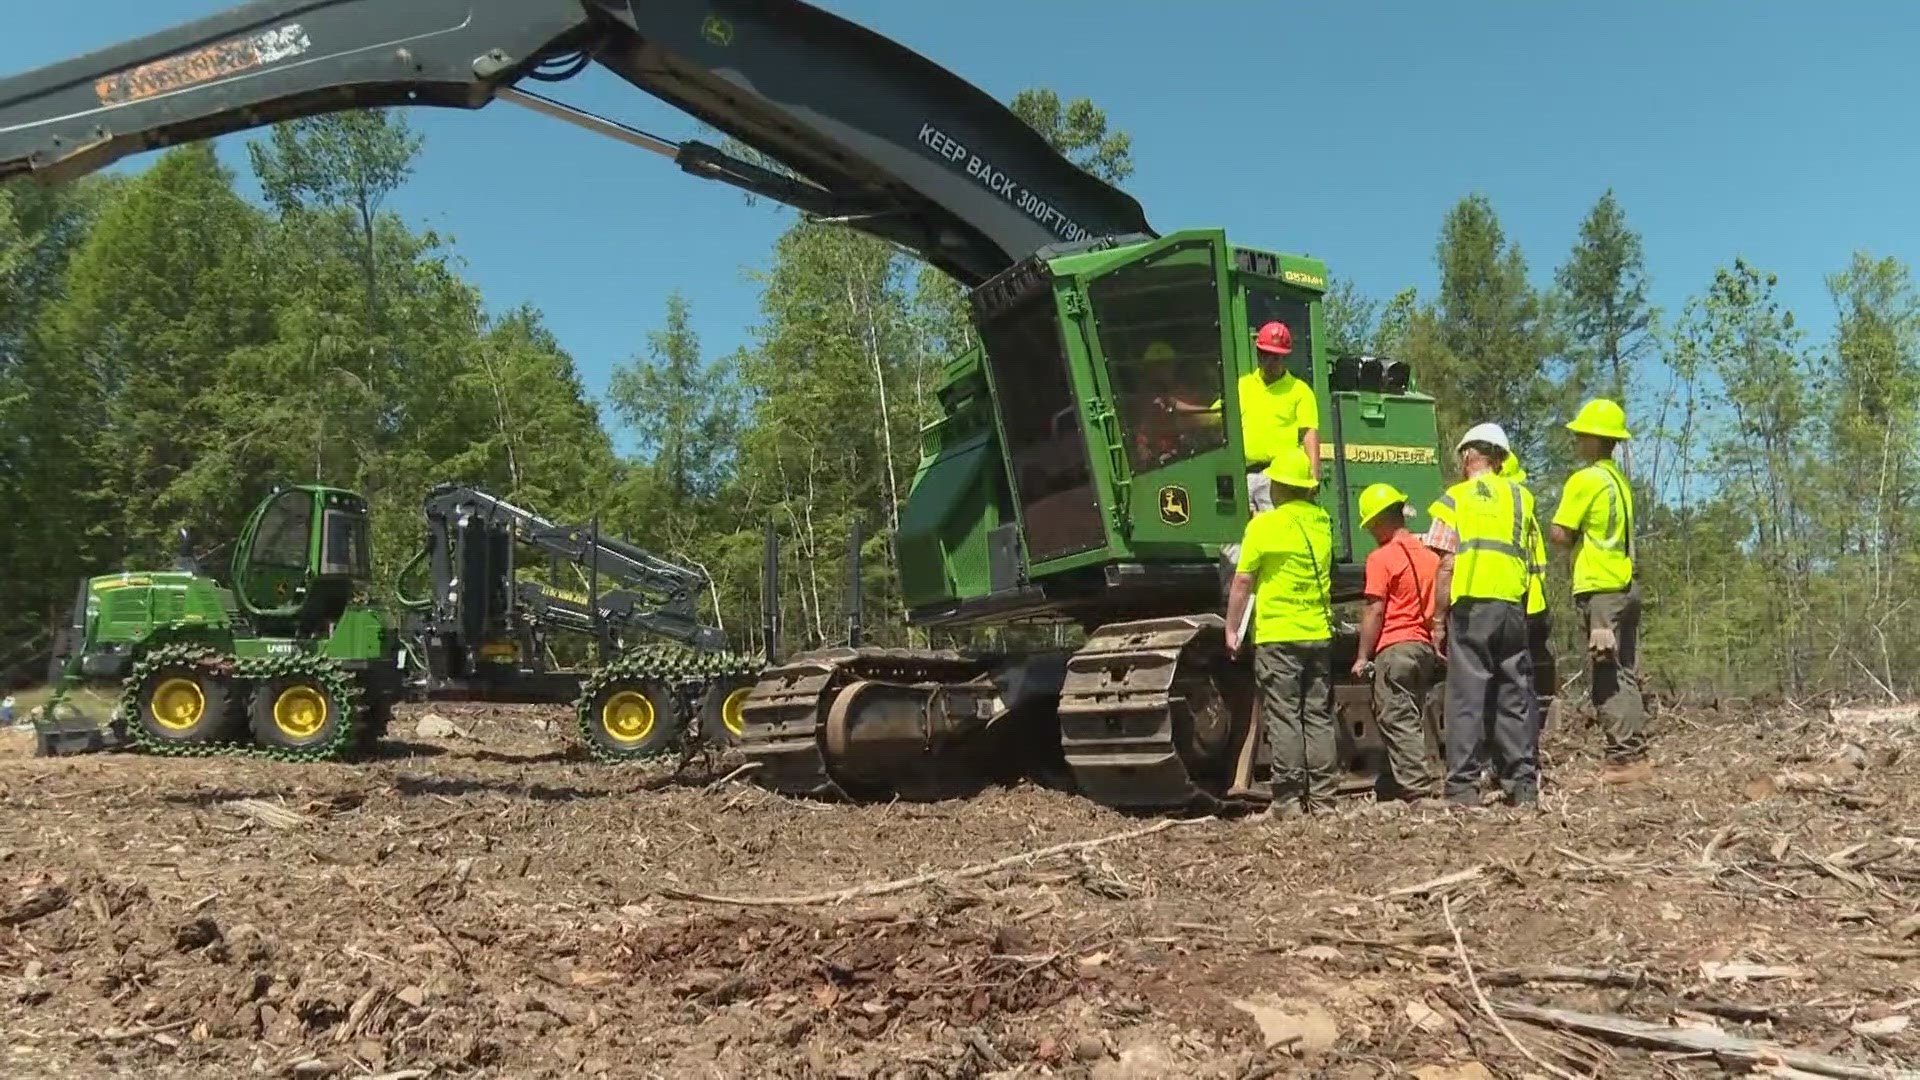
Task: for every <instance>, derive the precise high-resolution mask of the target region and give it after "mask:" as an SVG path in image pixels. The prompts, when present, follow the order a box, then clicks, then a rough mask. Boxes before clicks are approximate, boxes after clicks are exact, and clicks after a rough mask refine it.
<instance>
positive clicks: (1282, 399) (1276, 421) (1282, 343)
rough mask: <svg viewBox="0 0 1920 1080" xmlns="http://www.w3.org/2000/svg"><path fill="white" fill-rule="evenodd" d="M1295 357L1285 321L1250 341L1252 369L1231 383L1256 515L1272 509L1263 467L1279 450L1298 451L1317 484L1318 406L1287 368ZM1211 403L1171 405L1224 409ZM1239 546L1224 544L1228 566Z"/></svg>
mask: <svg viewBox="0 0 1920 1080" xmlns="http://www.w3.org/2000/svg"><path fill="white" fill-rule="evenodd" d="M1292 353H1293V332H1292V331H1291V330H1289V329H1287V324H1286V323H1283V322H1270V323H1267V324H1266V325H1264V326H1262V327H1261V328H1260V330H1259V332H1258V333H1256V334H1254V337H1253V355H1254V357H1255V358H1256V359H1257V360H1258V366H1257V367H1255V368H1254V370H1252V371H1249V372H1247V373H1246V374H1245V375H1242V376H1240V379H1239V381H1238V382H1237V383H1236V384H1235V388H1236V390H1237V391H1238V395H1239V398H1240V443H1241V449H1242V452H1243V453H1244V454H1245V456H1246V462H1247V512H1248V514H1250V515H1256V514H1259V513H1261V512H1262V511H1265V510H1271V509H1273V507H1274V497H1273V493H1272V488H1271V485H1270V483H1269V480H1268V477H1267V469H1268V467H1269V466H1271V465H1272V464H1273V463H1274V462H1276V461H1278V460H1279V459H1280V455H1281V453H1282V452H1283V451H1286V450H1292V449H1296V448H1297V449H1301V450H1303V451H1305V453H1306V457H1307V465H1308V472H1309V474H1310V475H1311V476H1312V478H1313V481H1314V483H1315V484H1318V483H1319V482H1320V405H1319V402H1318V401H1317V400H1316V399H1315V397H1314V393H1313V386H1312V385H1311V384H1309V383H1308V382H1306V381H1305V380H1303V379H1301V378H1300V377H1299V376H1297V375H1295V374H1293V373H1292V372H1290V371H1288V370H1287V357H1288V356H1289V355H1291V354H1292ZM1222 407H1223V406H1222V403H1221V402H1219V401H1215V402H1214V403H1213V404H1212V405H1211V406H1209V407H1208V408H1207V409H1204V410H1199V409H1195V408H1194V407H1193V406H1191V405H1175V406H1174V408H1175V409H1179V410H1191V411H1202V412H1212V411H1217V410H1219V409H1220V408H1222ZM1239 554H1240V545H1238V544H1227V545H1224V546H1223V547H1222V548H1221V549H1220V555H1221V558H1222V560H1223V561H1224V564H1225V565H1226V566H1227V567H1232V566H1234V565H1237V563H1238V561H1239Z"/></svg>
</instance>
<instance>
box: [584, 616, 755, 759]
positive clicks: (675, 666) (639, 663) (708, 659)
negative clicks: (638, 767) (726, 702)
mask: <svg viewBox="0 0 1920 1080" xmlns="http://www.w3.org/2000/svg"><path fill="white" fill-rule="evenodd" d="M762 666H763V665H762V664H761V663H760V661H759V660H758V659H756V658H754V657H752V656H748V655H747V654H745V653H736V652H731V651H727V650H719V651H712V652H708V651H703V650H700V649H690V648H686V647H685V646H681V645H643V646H641V647H640V648H637V649H634V650H632V651H631V652H627V653H623V654H621V655H620V656H618V657H616V658H615V659H613V660H612V661H611V662H609V663H608V664H607V665H606V666H605V667H602V668H599V669H597V670H595V671H594V672H593V673H592V674H591V675H589V676H587V677H586V678H585V679H583V680H581V683H580V696H579V697H578V698H576V699H574V703H573V708H574V716H575V718H576V720H577V721H578V724H579V740H580V744H581V745H582V746H583V747H585V748H586V750H587V752H588V753H590V754H592V755H593V757H594V759H595V760H596V761H599V762H601V763H602V764H606V765H631V764H636V763H639V762H643V761H648V760H651V759H657V758H662V757H666V756H668V755H669V754H670V753H671V752H672V747H673V745H674V744H675V743H678V742H680V741H681V738H684V733H685V731H686V730H687V729H685V728H683V729H682V735H681V737H677V738H675V739H673V740H672V741H671V742H670V743H668V744H667V745H666V746H664V747H662V748H661V749H660V750H657V751H655V752H653V753H651V754H638V755H622V754H615V753H613V752H611V751H609V750H607V749H605V748H604V747H602V746H601V745H600V744H599V743H598V742H597V741H596V740H595V739H594V738H593V735H592V732H593V709H592V707H591V706H592V703H593V697H594V695H595V694H598V693H599V692H600V690H601V688H602V687H605V686H606V685H607V684H609V683H613V682H627V681H642V680H650V681H654V682H661V683H665V684H666V685H667V689H668V691H669V692H670V693H671V694H672V695H673V699H674V706H675V708H677V709H678V710H680V715H681V716H684V717H686V718H688V720H689V721H691V722H692V723H695V724H697V723H698V722H699V710H700V702H701V699H702V698H704V697H705V696H706V692H707V689H708V688H709V687H711V686H712V685H713V684H714V683H717V682H719V681H721V680H723V679H728V678H732V677H735V676H743V675H744V676H748V677H752V676H757V675H758V674H759V673H760V668H761V667H762ZM704 734H705V733H704V732H703V733H702V735H703V737H704Z"/></svg>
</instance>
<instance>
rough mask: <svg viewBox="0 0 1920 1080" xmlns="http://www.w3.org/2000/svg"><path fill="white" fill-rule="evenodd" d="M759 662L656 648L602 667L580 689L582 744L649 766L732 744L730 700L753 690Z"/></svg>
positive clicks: (612, 758) (602, 756)
mask: <svg viewBox="0 0 1920 1080" xmlns="http://www.w3.org/2000/svg"><path fill="white" fill-rule="evenodd" d="M759 666H760V665H759V664H758V663H757V662H755V661H754V659H753V658H752V657H749V656H745V655H742V654H739V653H733V652H724V651H713V650H701V649H691V648H684V647H681V646H678V645H649V646H644V647H642V648H639V649H635V650H633V651H631V652H628V653H625V654H623V655H621V656H619V657H617V658H615V659H614V660H611V661H609V662H608V663H607V664H606V665H605V666H604V667H601V668H598V669H596V670H595V671H594V672H592V673H591V674H590V675H588V676H587V677H586V679H584V680H582V682H581V684H580V696H579V697H578V698H576V699H574V703H573V704H574V718H575V721H576V726H577V729H578V733H579V740H580V745H581V746H583V747H584V748H585V749H586V750H587V752H588V753H589V754H591V755H592V756H593V757H594V759H595V760H597V761H600V762H602V763H605V764H625V763H631V762H636V761H645V760H648V759H651V758H655V757H658V756H660V755H662V754H665V753H668V752H669V751H671V750H673V749H674V748H676V747H680V746H682V745H684V743H685V741H686V740H687V738H688V737H689V735H692V736H693V737H695V738H697V739H698V740H700V741H702V742H713V743H725V742H729V741H731V738H730V733H729V732H728V730H727V726H726V723H725V720H726V716H727V715H728V714H729V713H736V714H737V699H736V700H735V702H734V706H735V707H733V708H729V707H728V698H729V697H730V696H731V695H732V694H733V692H734V691H737V690H739V689H741V688H743V687H747V686H750V685H752V680H753V677H754V674H755V672H757V671H758V670H759Z"/></svg>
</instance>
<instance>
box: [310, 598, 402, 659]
mask: <svg viewBox="0 0 1920 1080" xmlns="http://www.w3.org/2000/svg"><path fill="white" fill-rule="evenodd" d="M394 645H395V642H394V638H393V631H392V629H391V628H390V626H389V624H388V623H387V620H386V618H385V617H384V616H383V615H381V613H380V612H378V611H375V610H373V609H372V608H365V607H352V608H348V609H347V610H346V611H345V612H344V613H343V614H341V616H340V618H339V619H338V620H336V621H335V622H334V624H333V633H332V634H330V635H328V637H327V639H326V641H325V642H324V643H323V644H322V645H321V647H320V652H321V654H322V655H324V656H329V657H332V658H333V659H335V660H391V659H393V658H394V656H395V655H396V654H395V652H394Z"/></svg>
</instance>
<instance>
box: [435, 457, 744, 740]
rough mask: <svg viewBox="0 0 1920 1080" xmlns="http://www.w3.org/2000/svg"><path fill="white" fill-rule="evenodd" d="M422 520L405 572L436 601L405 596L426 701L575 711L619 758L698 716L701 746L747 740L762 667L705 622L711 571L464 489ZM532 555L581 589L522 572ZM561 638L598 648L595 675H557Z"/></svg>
mask: <svg viewBox="0 0 1920 1080" xmlns="http://www.w3.org/2000/svg"><path fill="white" fill-rule="evenodd" d="M422 510H423V513H424V517H425V520H426V544H425V546H423V547H422V548H421V550H420V553H419V554H418V555H416V556H414V558H413V559H412V560H411V561H410V562H409V563H408V564H407V565H406V567H404V568H403V569H402V570H401V574H400V576H401V581H402V584H403V586H404V585H405V583H406V581H407V579H409V578H410V577H412V576H413V575H414V574H415V572H416V571H418V570H419V568H421V567H423V566H424V567H425V568H426V573H427V592H426V595H425V596H413V597H409V596H407V595H405V593H404V589H403V593H402V596H401V603H402V605H403V606H404V607H405V608H406V609H407V611H408V619H407V624H406V626H405V629H404V633H403V640H404V641H405V642H406V643H407V647H408V652H409V656H410V657H411V659H412V660H413V662H414V663H415V664H417V665H418V672H417V674H416V675H415V677H414V681H413V682H412V683H411V684H410V689H411V690H413V691H414V692H415V693H416V694H417V695H418V696H421V697H425V698H427V699H429V700H439V701H449V700H454V701H512V702H552V703H560V702H568V703H572V704H574V705H575V707H576V710H577V713H578V720H579V725H580V738H581V741H582V743H583V744H584V745H585V746H586V747H587V749H588V750H589V751H591V752H592V753H593V754H594V755H595V756H596V757H599V758H601V759H602V760H609V761H617V760H629V759H634V758H641V757H646V756H649V755H651V754H655V753H658V752H659V751H660V750H662V749H663V748H665V747H666V746H668V745H669V744H671V743H672V742H674V740H675V739H676V738H677V737H678V736H679V735H680V734H681V732H682V731H684V730H685V728H686V726H687V724H688V722H689V720H690V719H692V718H693V717H695V716H697V717H698V718H699V721H700V734H701V737H702V738H703V739H709V740H717V741H722V742H728V741H733V740H734V739H737V738H738V736H739V734H740V730H741V719H740V706H741V704H742V702H743V700H744V698H745V696H746V693H747V691H748V690H750V689H751V688H752V686H753V683H754V678H753V675H754V673H755V672H756V671H757V670H758V668H759V665H758V664H756V663H755V662H754V661H753V660H752V659H751V658H749V657H747V656H744V655H740V654H736V653H732V652H729V651H728V650H727V642H726V636H725V635H724V634H722V633H721V631H720V630H719V629H718V628H716V627H712V626H708V625H706V624H705V623H702V622H701V621H700V617H699V611H698V606H699V601H700V593H701V591H702V590H704V589H705V588H706V587H707V577H706V575H705V574H702V573H700V572H699V571H697V570H694V569H691V568H689V567H685V566H681V565H679V564H678V563H674V562H669V561H668V560H666V559H662V558H660V557H659V556H657V555H654V554H652V553H651V552H648V551H645V550H643V549H641V548H639V547H636V546H634V545H633V544H630V543H628V542H626V541H625V540H622V539H619V538H617V537H612V536H607V535H603V534H602V533H601V532H600V528H599V522H598V520H597V519H596V520H595V521H594V522H592V523H591V524H588V525H585V526H581V525H563V524H559V523H556V522H554V521H552V520H549V519H548V518H545V517H542V516H541V515H540V514H537V513H535V512H534V511H532V510H528V509H526V508H524V507H521V506H517V505H515V504H513V503H510V502H508V501H506V500H505V499H502V498H500V497H499V496H497V495H492V494H489V493H487V492H485V491H481V490H478V489H477V488H472V487H467V486H464V485H460V484H441V485H439V486H438V487H435V488H434V489H433V490H432V491H431V492H429V493H428V495H427V497H426V500H425V502H424V505H423V507H422ZM522 547H525V548H529V549H531V550H533V551H535V552H538V553H539V554H540V555H541V556H543V557H544V558H545V559H546V561H547V562H548V563H550V564H551V566H552V568H553V570H554V571H556V573H554V574H552V575H551V576H552V577H559V576H560V574H559V573H558V572H559V571H566V570H571V571H573V573H574V576H575V577H576V578H577V579H578V580H577V581H576V582H574V583H573V584H572V585H563V584H556V583H555V582H554V581H552V580H539V579H535V578H526V577H522V576H520V574H519V571H520V570H521V569H522V567H521V565H520V562H519V560H518V559H517V558H516V554H517V552H518V549H520V548H522ZM556 630H558V631H561V632H564V633H569V634H574V635H578V636H583V637H585V638H587V639H589V640H591V641H592V642H593V645H594V656H593V659H594V665H593V668H592V669H591V670H588V671H583V670H578V669H562V668H550V667H549V666H548V663H547V657H548V649H547V637H548V634H550V633H551V632H553V631H556ZM647 637H652V638H665V639H667V640H668V641H671V642H675V643H677V645H678V646H680V647H674V646H667V645H650V646H649V645H643V644H641V640H642V639H643V638H647Z"/></svg>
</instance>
